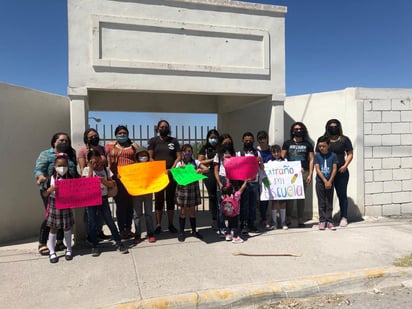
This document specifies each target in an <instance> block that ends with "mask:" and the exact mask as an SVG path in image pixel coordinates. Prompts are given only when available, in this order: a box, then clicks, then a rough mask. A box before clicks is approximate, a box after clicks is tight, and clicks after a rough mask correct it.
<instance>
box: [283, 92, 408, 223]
mask: <svg viewBox="0 0 412 309" xmlns="http://www.w3.org/2000/svg"><path fill="white" fill-rule="evenodd" d="M411 97H412V89H371V88H346V89H344V90H339V91H330V92H323V93H314V94H308V95H301V96H293V97H287V98H286V101H285V120H284V121H285V139H287V138H288V135H289V130H290V126H291V125H292V123H293V122H295V121H302V122H303V123H305V125H306V126H307V128H308V131H309V134H310V137H311V140H312V142H313V143H314V144H315V143H316V140H317V138H318V137H319V136H320V135H322V134H323V133H324V130H325V127H324V126H325V124H326V122H327V120H329V119H331V118H337V119H339V120H340V121H341V123H342V127H343V132H344V134H345V135H347V136H349V137H350V139H351V140H352V143H353V146H354V158H353V161H352V163H351V164H350V166H349V172H350V180H349V185H348V197H349V220H357V219H360V217H361V216H363V215H364V216H390V215H404V214H410V213H412V103H411ZM310 189H311V190H309V191H310V192H311V193H312V194H311V195H310V196H308V206H307V207H306V211H307V215H308V217H311V216H313V217H315V218H316V217H317V216H318V210H317V198H316V194H315V193H314V190H313V185H312V188H310ZM338 212H339V206H338V203H337V198H336V195H335V202H334V213H335V214H336V213H338Z"/></svg>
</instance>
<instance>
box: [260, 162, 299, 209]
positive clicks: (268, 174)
mask: <svg viewBox="0 0 412 309" xmlns="http://www.w3.org/2000/svg"><path fill="white" fill-rule="evenodd" d="M259 178H260V189H261V190H260V192H261V193H260V200H261V201H268V200H269V201H273V200H295V199H304V198H305V190H304V187H303V181H304V180H303V179H302V172H301V164H300V161H269V162H268V163H265V170H264V171H263V170H260V171H259Z"/></svg>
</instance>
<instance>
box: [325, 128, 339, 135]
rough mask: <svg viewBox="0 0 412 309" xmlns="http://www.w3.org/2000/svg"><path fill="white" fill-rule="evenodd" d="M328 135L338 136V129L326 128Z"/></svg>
mask: <svg viewBox="0 0 412 309" xmlns="http://www.w3.org/2000/svg"><path fill="white" fill-rule="evenodd" d="M328 133H329V135H339V129H338V127H328Z"/></svg>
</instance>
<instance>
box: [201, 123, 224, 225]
mask: <svg viewBox="0 0 412 309" xmlns="http://www.w3.org/2000/svg"><path fill="white" fill-rule="evenodd" d="M218 139H219V132H218V131H217V130H215V129H212V130H209V131H208V132H207V134H206V143H205V144H204V145H203V146H202V148H200V151H199V155H198V156H197V159H198V160H199V161H200V163H202V164H204V165H206V166H207V167H208V168H209V171H208V172H207V174H206V176H207V178H206V179H205V180H204V181H203V182H204V184H205V185H206V189H207V193H208V196H209V211H210V213H211V214H212V228H213V229H217V205H216V203H217V200H216V191H217V182H216V178H215V176H214V173H215V172H214V168H213V159H214V158H215V156H216V145H217V142H218Z"/></svg>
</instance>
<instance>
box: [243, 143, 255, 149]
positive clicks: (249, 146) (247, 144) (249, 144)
mask: <svg viewBox="0 0 412 309" xmlns="http://www.w3.org/2000/svg"><path fill="white" fill-rule="evenodd" d="M243 147H244V148H245V149H252V148H253V142H245V143H243Z"/></svg>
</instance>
